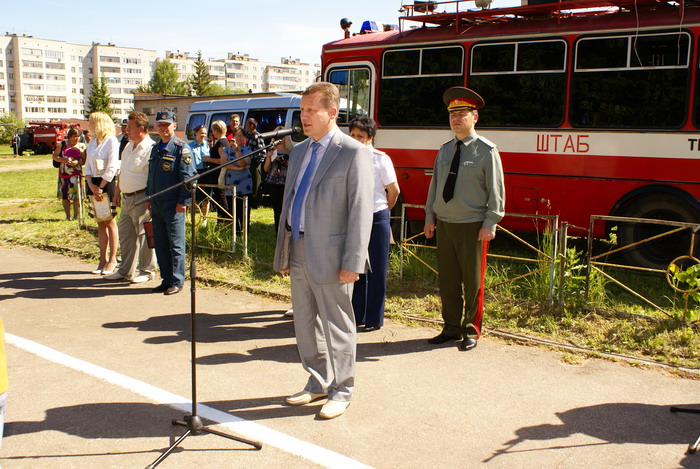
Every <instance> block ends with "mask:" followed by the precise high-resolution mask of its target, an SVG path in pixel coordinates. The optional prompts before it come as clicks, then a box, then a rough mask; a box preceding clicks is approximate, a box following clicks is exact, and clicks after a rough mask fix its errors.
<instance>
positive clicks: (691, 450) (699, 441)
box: [669, 225, 700, 454]
mask: <svg viewBox="0 0 700 469" xmlns="http://www.w3.org/2000/svg"><path fill="white" fill-rule="evenodd" d="M698 226H700V225H698ZM669 410H670V411H671V412H673V413H676V412H683V413H686V414H700V409H686V408H685V407H676V406H673V407H671V408H670V409H669ZM698 445H700V436H699V437H698V438H697V440H695V443H691V444H689V445H688V453H689V454H695V452H696V451H697V450H698Z"/></svg>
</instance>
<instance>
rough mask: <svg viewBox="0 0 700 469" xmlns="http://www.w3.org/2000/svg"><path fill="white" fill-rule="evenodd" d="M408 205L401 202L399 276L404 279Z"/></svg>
mask: <svg viewBox="0 0 700 469" xmlns="http://www.w3.org/2000/svg"><path fill="white" fill-rule="evenodd" d="M405 220H406V207H404V205H403V204H401V227H400V228H401V229H400V230H399V278H400V279H403V250H404V245H403V240H404V239H406V233H405Z"/></svg>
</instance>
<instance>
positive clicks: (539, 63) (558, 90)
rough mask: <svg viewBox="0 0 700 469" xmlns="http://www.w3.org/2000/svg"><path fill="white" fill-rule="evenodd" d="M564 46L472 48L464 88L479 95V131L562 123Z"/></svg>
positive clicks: (557, 42) (526, 44) (546, 43)
mask: <svg viewBox="0 0 700 469" xmlns="http://www.w3.org/2000/svg"><path fill="white" fill-rule="evenodd" d="M565 63H566V43H565V42H564V41H562V40H559V39H556V40H547V41H528V42H516V43H494V44H477V45H475V46H474V47H473V48H472V51H471V61H470V66H471V71H470V74H469V80H468V81H467V86H468V87H470V88H472V89H473V90H474V91H476V92H477V93H479V94H480V95H481V96H483V97H484V100H485V101H486V108H485V110H484V112H482V113H480V114H479V125H481V126H482V127H487V126H488V127H514V126H523V127H524V126H530V127H531V126H537V127H556V126H559V125H560V124H561V123H562V122H563V121H564V108H565V101H566V71H565Z"/></svg>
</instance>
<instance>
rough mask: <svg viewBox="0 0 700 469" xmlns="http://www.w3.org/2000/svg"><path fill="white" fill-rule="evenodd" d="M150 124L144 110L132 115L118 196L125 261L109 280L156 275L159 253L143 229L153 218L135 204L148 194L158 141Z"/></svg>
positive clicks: (135, 279)
mask: <svg viewBox="0 0 700 469" xmlns="http://www.w3.org/2000/svg"><path fill="white" fill-rule="evenodd" d="M148 126H149V124H148V117H147V116H146V115H145V114H144V113H142V112H132V113H131V114H129V119H128V124H127V132H128V135H129V143H128V144H127V145H126V147H125V148H124V151H123V152H122V157H121V158H122V161H121V173H120V175H119V185H118V186H117V191H116V194H115V196H114V203H115V204H116V205H121V206H122V211H121V214H120V215H119V223H118V225H117V227H118V229H119V243H120V246H121V252H122V262H121V264H120V265H119V269H118V270H117V271H115V272H114V273H113V274H111V275H107V276H105V277H104V278H105V279H106V280H127V281H130V282H131V283H143V282H147V281H149V280H151V279H152V278H153V277H154V276H155V271H156V263H155V254H154V251H153V249H151V248H149V247H148V244H146V233H145V231H144V228H143V222H144V221H148V219H149V218H150V217H149V216H148V215H146V205H147V204H141V205H138V206H137V205H134V202H136V201H137V200H139V199H142V198H143V197H144V196H145V195H146V194H145V192H146V181H147V179H148V160H149V158H150V156H151V148H152V147H153V145H154V144H155V142H154V141H153V139H151V137H150V136H149V135H148Z"/></svg>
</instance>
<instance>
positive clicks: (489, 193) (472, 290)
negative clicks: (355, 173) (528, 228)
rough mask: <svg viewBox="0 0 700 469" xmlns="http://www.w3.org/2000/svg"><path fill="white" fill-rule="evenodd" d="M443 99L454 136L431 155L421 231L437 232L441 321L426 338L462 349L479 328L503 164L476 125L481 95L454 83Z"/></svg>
mask: <svg viewBox="0 0 700 469" xmlns="http://www.w3.org/2000/svg"><path fill="white" fill-rule="evenodd" d="M443 101H444V103H445V105H446V106H447V111H448V112H449V114H450V129H451V130H452V132H454V134H455V138H453V139H452V140H450V141H449V142H447V143H445V144H444V145H443V146H442V148H440V151H439V152H438V154H437V158H436V159H435V166H434V168H433V178H432V180H431V182H430V189H429V191H428V200H427V201H426V203H425V228H424V231H425V237H426V238H432V237H433V235H434V234H435V233H436V232H437V255H438V272H439V273H440V283H439V285H440V299H441V300H442V318H443V320H444V321H445V327H444V328H443V330H442V332H440V334H438V335H437V336H436V337H433V338H432V339H430V340H429V341H428V342H430V343H431V344H441V343H444V342H448V341H452V340H458V339H462V341H461V343H460V349H461V350H472V349H473V348H474V347H476V344H477V338H478V337H479V335H480V333H481V315H480V314H479V313H480V310H479V301H478V294H479V287H480V284H481V279H482V274H481V272H482V269H481V262H482V249H483V248H484V244H485V243H486V242H488V241H491V240H492V239H493V238H494V237H495V236H496V224H497V223H498V222H499V221H501V218H503V215H504V213H505V189H504V185H503V169H502V167H501V157H500V156H499V154H498V150H497V149H496V145H494V144H493V143H491V142H489V141H488V140H486V139H485V138H483V137H481V136H480V135H478V134H477V133H476V131H475V130H474V125H475V124H476V122H477V120H478V119H479V109H481V108H482V107H483V106H484V100H483V99H482V98H481V96H479V95H478V94H476V93H475V92H474V91H472V90H470V89H468V88H464V87H461V86H455V87H453V88H450V89H449V90H447V91H445V93H444V95H443ZM435 218H437V227H436V226H435Z"/></svg>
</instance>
